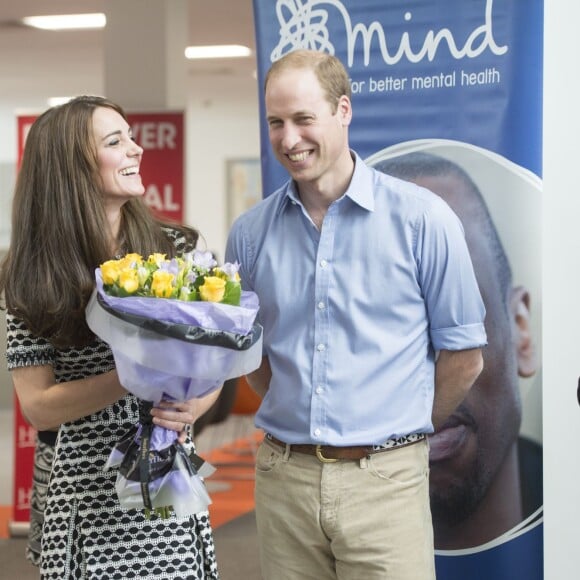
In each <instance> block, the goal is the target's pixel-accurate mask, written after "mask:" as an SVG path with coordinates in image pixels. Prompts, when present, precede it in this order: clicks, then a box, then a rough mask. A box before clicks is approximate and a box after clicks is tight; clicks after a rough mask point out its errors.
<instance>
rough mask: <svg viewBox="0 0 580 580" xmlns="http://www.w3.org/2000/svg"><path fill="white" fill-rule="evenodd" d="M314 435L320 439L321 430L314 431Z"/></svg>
mask: <svg viewBox="0 0 580 580" xmlns="http://www.w3.org/2000/svg"><path fill="white" fill-rule="evenodd" d="M314 434H315V435H316V436H317V437H318V436H319V435H320V429H314Z"/></svg>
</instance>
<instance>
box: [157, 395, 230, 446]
mask: <svg viewBox="0 0 580 580" xmlns="http://www.w3.org/2000/svg"><path fill="white" fill-rule="evenodd" d="M221 390H222V388H221V387H220V388H219V389H216V390H215V391H212V392H211V393H210V394H209V395H206V396H205V397H202V398H201V399H189V400H187V401H181V402H179V403H177V402H171V401H161V402H160V403H159V404H158V405H157V407H153V408H152V409H151V415H153V423H154V424H155V425H159V426H161V427H165V428H166V429H171V430H172V431H177V432H178V433H179V438H178V441H179V442H180V443H185V440H186V439H187V436H188V435H190V434H191V427H192V425H193V423H194V422H195V420H196V419H197V418H199V417H201V416H202V415H203V414H204V413H205V412H206V411H207V410H208V409H209V408H210V407H211V406H212V405H213V404H214V403H215V401H216V400H217V398H218V397H219V396H220V393H221Z"/></svg>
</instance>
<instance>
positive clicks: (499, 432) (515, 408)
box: [413, 176, 521, 525]
mask: <svg viewBox="0 0 580 580" xmlns="http://www.w3.org/2000/svg"><path fill="white" fill-rule="evenodd" d="M413 181H415V182H416V183H418V184H419V185H422V186H424V187H426V188H428V189H430V190H431V191H433V192H434V193H436V194H438V195H440V196H441V197H442V198H443V199H444V200H445V201H446V202H447V203H448V204H449V205H450V206H451V208H452V209H453V210H454V211H455V213H456V214H457V215H458V216H459V218H460V220H461V221H462V223H463V227H464V230H465V233H466V240H467V245H468V248H469V252H470V255H471V259H472V262H473V266H474V270H475V274H476V277H477V280H478V283H479V288H480V291H481V294H482V298H483V301H484V303H485V307H486V312H487V314H486V319H485V328H486V332H487V337H488V346H487V347H485V348H484V349H483V358H484V368H483V371H482V373H481V375H480V376H479V377H478V379H477V380H476V381H475V384H474V385H473V387H472V389H471V390H470V392H469V394H468V395H467V397H466V398H465V400H464V401H463V402H462V403H461V405H459V407H458V408H457V409H456V411H455V412H454V413H453V415H452V416H451V417H450V418H449V419H448V420H447V421H446V423H445V424H444V425H443V427H442V428H441V429H440V430H439V431H438V432H437V433H436V434H434V435H433V436H431V437H430V449H431V451H430V467H431V479H430V490H431V507H432V511H433V519H434V522H435V523H436V522H437V520H440V521H442V522H446V523H448V524H451V525H452V524H453V522H460V521H462V520H463V519H464V518H466V517H467V516H469V515H470V514H471V513H472V512H473V511H474V510H475V509H476V508H477V506H478V505H479V503H480V501H481V499H482V498H483V497H484V496H485V494H486V493H487V491H488V489H489V486H490V484H491V483H492V482H493V480H494V478H495V477H496V476H497V474H498V471H499V469H500V468H501V466H502V463H503V461H504V459H505V457H506V455H507V453H508V452H509V451H510V449H512V446H513V445H514V444H515V442H516V440H517V437H518V433H519V428H520V421H521V405H520V396H519V380H518V358H517V344H516V340H517V338H516V333H515V332H514V322H513V320H514V316H513V315H512V313H511V309H512V306H510V296H509V295H506V290H505V289H503V288H502V287H501V286H500V283H499V276H498V265H497V260H496V258H495V256H494V255H493V252H492V249H491V247H490V242H489V239H488V237H487V236H486V234H485V231H483V228H482V220H483V218H482V212H481V209H480V207H479V206H478V202H477V198H475V196H474V195H473V193H471V192H470V191H468V190H466V186H465V184H464V183H463V182H462V181H461V180H460V179H459V178H458V177H455V176H445V177H422V178H418V179H414V180H413Z"/></svg>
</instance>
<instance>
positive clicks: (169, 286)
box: [151, 270, 175, 298]
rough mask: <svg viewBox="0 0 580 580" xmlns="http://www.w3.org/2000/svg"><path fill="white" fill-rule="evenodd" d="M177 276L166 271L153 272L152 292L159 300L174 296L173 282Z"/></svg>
mask: <svg viewBox="0 0 580 580" xmlns="http://www.w3.org/2000/svg"><path fill="white" fill-rule="evenodd" d="M174 279H175V276H174V275H173V274H172V273H171V272H166V271H165V270H156V271H155V272H153V279H152V281H151V292H152V293H153V295H154V296H156V297H157V298H171V295H172V294H173V280H174Z"/></svg>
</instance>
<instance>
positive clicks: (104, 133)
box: [93, 107, 145, 205]
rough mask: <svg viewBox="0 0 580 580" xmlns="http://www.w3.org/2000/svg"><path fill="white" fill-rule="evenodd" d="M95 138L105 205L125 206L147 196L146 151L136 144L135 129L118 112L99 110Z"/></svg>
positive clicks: (96, 112) (96, 114) (99, 108)
mask: <svg viewBox="0 0 580 580" xmlns="http://www.w3.org/2000/svg"><path fill="white" fill-rule="evenodd" d="M93 136H94V139H95V146H96V149H97V160H98V165H99V173H100V175H101V181H102V184H103V196H104V198H105V205H122V204H124V203H125V202H126V201H127V200H129V199H131V198H132V197H139V196H141V195H143V194H144V193H145V187H144V186H143V183H142V181H141V175H140V174H139V165H140V164H141V158H142V156H143V149H142V148H141V147H139V145H137V143H135V141H133V137H132V134H131V127H130V126H129V124H128V123H127V121H125V119H123V117H122V116H121V115H119V113H117V111H115V110H114V109H110V108H108V107H98V108H96V109H95V111H94V113H93Z"/></svg>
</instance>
